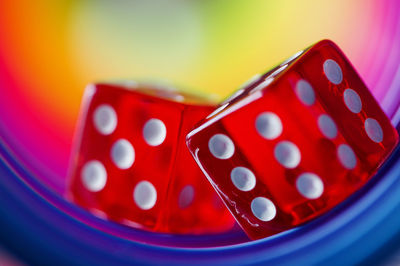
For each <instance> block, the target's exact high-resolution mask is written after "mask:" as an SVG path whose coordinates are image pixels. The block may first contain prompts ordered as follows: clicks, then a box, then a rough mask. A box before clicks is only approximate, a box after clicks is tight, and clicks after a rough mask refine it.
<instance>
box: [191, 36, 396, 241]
mask: <svg viewBox="0 0 400 266" xmlns="http://www.w3.org/2000/svg"><path fill="white" fill-rule="evenodd" d="M327 60H332V61H328V62H329V63H327V64H328V65H326V64H325V68H324V62H326V61H327ZM335 62H336V64H337V65H338V66H339V67H340V71H338V68H337V67H336V65H335ZM329 78H330V79H331V80H330V79H329ZM266 79H267V80H268V77H267V78H266ZM258 84H261V86H260V85H256V86H252V88H250V89H249V90H248V93H247V95H246V96H245V97H242V98H240V99H236V100H234V101H233V102H232V103H231V104H229V105H227V107H226V108H221V109H220V110H219V112H218V113H215V114H214V116H212V117H210V118H208V120H205V121H203V123H202V124H201V125H200V126H199V127H197V128H196V129H194V130H193V131H192V132H191V133H189V135H188V138H187V144H188V147H189V149H190V150H191V152H192V155H193V156H194V157H195V159H196V161H197V163H198V164H199V165H201V168H202V169H203V171H204V172H205V173H206V175H207V177H208V179H209V181H210V182H211V183H212V184H213V186H214V188H215V189H216V191H217V192H218V193H219V194H220V196H221V198H222V199H223V200H224V202H225V204H226V205H227V207H228V208H229V209H230V211H231V212H232V214H233V215H234V216H235V218H236V220H237V221H238V222H239V224H240V225H241V226H242V227H243V228H244V230H245V231H246V232H247V234H248V235H249V236H250V237H251V238H253V239H257V238H261V237H265V236H268V235H271V234H274V233H277V232H280V231H283V230H285V229H288V228H292V227H294V226H296V225H299V224H301V223H304V222H306V221H308V220H310V219H312V218H314V217H316V216H318V215H321V214H323V213H325V212H326V211H328V210H329V209H331V208H333V207H334V206H336V205H337V204H338V203H340V202H341V201H343V200H344V199H346V198H347V197H348V196H349V195H350V194H352V193H353V192H355V191H356V190H357V189H359V188H360V187H361V186H362V185H363V184H365V183H366V182H367V181H368V180H369V179H370V177H371V176H372V175H373V174H374V173H375V171H376V170H377V169H378V167H379V165H380V164H382V162H383V161H384V159H385V158H386V157H387V156H388V155H389V154H390V152H391V151H392V150H393V148H394V147H395V145H396V144H397V142H398V136H397V132H396V131H395V130H394V128H393V127H392V126H391V124H390V121H389V120H388V118H387V117H386V116H385V115H384V113H383V112H382V110H381V109H380V108H379V106H378V104H377V103H376V101H375V100H374V99H373V97H372V95H371V94H370V93H369V91H368V90H367V88H366V87H365V85H364V84H363V82H362V81H361V79H360V78H359V76H358V75H357V74H356V72H355V70H354V69H353V68H352V66H351V65H350V63H349V62H348V61H347V59H346V58H345V57H344V55H343V54H342V53H341V52H340V50H339V49H338V48H337V47H336V46H335V45H334V44H333V43H331V42H330V41H322V42H320V43H318V44H317V45H315V46H313V47H311V48H310V49H309V50H307V51H306V52H304V54H303V55H302V56H300V57H299V58H297V59H296V60H295V61H293V62H291V63H289V64H288V66H287V67H286V69H285V70H284V71H281V72H280V73H278V74H277V75H275V76H274V77H273V78H272V80H270V81H268V82H264V84H263V81H261V82H260V81H258ZM349 88H351V89H352V90H353V91H354V92H355V93H357V95H359V98H360V100H361V105H362V108H361V110H360V104H359V101H358V98H357V97H354V95H355V93H353V92H352V91H348V90H347V89H349ZM346 90H347V92H346ZM345 95H347V96H345ZM349 106H350V107H349ZM352 110H353V111H358V112H353V111H352ZM369 118H371V119H373V120H368V119H369ZM366 121H370V122H366ZM374 121H376V122H377V123H378V124H379V125H378V126H377V124H376V123H375V122H374ZM377 128H378V130H377ZM379 128H381V131H380V130H379Z"/></svg>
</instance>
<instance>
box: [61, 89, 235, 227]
mask: <svg viewBox="0 0 400 266" xmlns="http://www.w3.org/2000/svg"><path fill="white" fill-rule="evenodd" d="M213 109H214V105H213V104H212V103H211V102H210V101H208V100H206V99H203V98H201V97H197V96H193V95H189V94H185V93H180V92H177V91H174V90H171V89H168V88H165V87H159V86H150V85H145V84H139V85H138V84H135V83H133V84H123V85H121V84H114V85H113V84H95V85H90V86H88V87H87V89H86V91H85V95H84V99H83V103H82V109H81V115H80V118H79V121H78V128H77V134H76V139H75V148H74V151H73V154H72V160H71V165H70V172H69V191H68V197H69V198H70V199H71V200H73V201H74V202H76V203H77V204H79V205H81V206H83V207H84V208H86V209H88V210H89V211H91V212H92V213H94V214H95V215H98V216H101V217H103V218H106V219H109V220H113V221H117V222H120V223H124V224H126V225H130V226H133V227H137V228H142V229H147V230H152V231H157V232H168V233H191V234H201V233H217V232H223V231H227V230H230V229H231V228H232V226H233V225H234V219H233V218H232V216H231V214H230V213H229V212H228V211H227V210H226V208H225V207H224V206H223V204H222V202H221V200H220V199H219V197H218V196H217V194H216V193H215V191H214V190H213V189H212V187H211V186H210V184H209V183H208V182H207V180H206V179H205V178H204V175H203V174H202V172H201V171H200V169H199V168H198V167H197V165H196V163H195V162H194V161H193V158H192V157H191V155H190V153H189V151H188V150H187V148H186V145H185V135H186V133H187V131H188V130H189V129H190V128H191V127H193V125H194V123H195V122H196V121H199V120H200V119H202V118H204V117H205V116H206V115H207V114H208V113H210V112H211V111H212V110H213Z"/></svg>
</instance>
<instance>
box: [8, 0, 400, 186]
mask: <svg viewBox="0 0 400 266" xmlns="http://www.w3.org/2000/svg"><path fill="white" fill-rule="evenodd" d="M399 6H400V4H399V2H398V1H396V0H394V1H379V0H353V1H347V0H340V1H327V0H324V1H312V0H308V1H295V0H294V1H288V0H285V1H264V0H259V1H257V0H255V1H254V0H250V1H220V0H217V1H212V0H206V1H183V0H173V1H163V0H156V1H1V3H0V25H1V26H0V40H1V42H0V88H1V96H0V113H1V118H2V119H1V121H0V130H1V137H3V138H4V139H6V140H7V143H8V144H9V146H10V148H11V149H12V150H13V151H15V154H16V156H18V157H20V159H21V161H22V162H23V163H24V164H26V165H27V166H28V167H29V168H30V169H32V170H33V171H37V172H39V173H41V174H42V173H46V174H45V175H44V176H46V178H42V179H44V180H43V182H45V183H46V184H48V185H49V186H50V187H51V188H53V189H55V190H56V191H58V192H62V191H63V190H64V180H65V175H66V170H67V165H68V158H69V153H70V148H71V142H72V138H73V133H74V127H75V123H76V120H77V115H78V110H79V105H80V101H81V97H82V93H83V90H84V88H85V86H86V85H87V84H88V83H90V82H94V81H100V80H112V79H128V78H130V79H132V78H134V79H136V78H140V79H162V80H169V81H172V82H173V83H176V84H179V85H180V86H182V87H183V88H187V89H190V90H196V91H200V92H204V93H211V94H214V95H216V96H217V97H218V98H219V99H221V98H223V97H226V96H227V95H228V94H229V93H231V92H232V91H233V90H234V89H235V88H237V87H238V86H239V85H240V84H241V83H243V82H245V81H246V80H247V79H248V78H250V77H251V76H253V75H254V74H256V73H258V72H261V71H265V70H267V69H268V68H270V67H272V66H274V65H275V64H277V63H279V62H280V61H282V60H284V59H285V58H287V57H289V56H290V55H292V54H294V53H295V52H297V51H298V50H301V49H303V48H305V47H307V46H309V45H311V44H312V43H314V42H316V41H318V40H320V39H323V38H329V39H332V40H333V41H335V42H336V43H337V44H338V45H339V46H340V47H341V48H342V49H343V50H344V52H345V53H346V54H347V55H348V57H349V58H350V60H351V61H352V62H353V63H354V65H355V67H356V68H357V69H358V70H359V72H360V74H361V76H362V77H363V78H364V79H365V82H366V83H367V84H368V85H369V87H370V88H371V89H372V91H373V93H374V95H375V96H376V97H377V98H378V100H379V101H380V102H381V103H382V104H383V106H384V108H385V111H386V112H387V114H388V115H393V113H394V108H395V106H397V105H396V104H397V103H391V101H392V99H393V95H394V94H396V93H397V94H400V91H399V90H398V89H397V91H396V85H398V84H399V82H400V80H399V79H400V68H399V65H400V48H399V45H400V39H399V38H400V25H399V14H400V9H399ZM397 96H398V95H397Z"/></svg>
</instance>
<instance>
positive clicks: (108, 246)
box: [0, 142, 400, 265]
mask: <svg viewBox="0 0 400 266" xmlns="http://www.w3.org/2000/svg"><path fill="white" fill-rule="evenodd" d="M0 176H1V178H0V215H1V219H0V239H1V240H2V242H3V245H4V246H5V247H6V248H7V249H9V251H11V252H12V253H14V254H15V255H16V256H17V257H19V258H21V259H22V260H24V261H26V262H29V263H30V264H38V265H71V264H73V265H126V264H135V263H136V264H165V263H170V264H175V265H185V264H188V263H191V264H193V263H195V264H205V263H210V264H265V263H271V264H296V265H300V264H326V265H336V264H339V263H341V264H354V263H361V262H363V261H366V260H367V261H368V262H369V263H373V262H377V261H378V260H380V259H381V258H382V257H384V256H387V255H388V254H390V253H391V252H393V250H394V249H395V248H397V247H398V245H397V246H396V245H394V244H393V243H398V242H397V241H398V240H399V238H400V215H397V213H399V212H400V197H399V195H400V148H399V147H397V148H396V150H395V151H394V152H393V154H392V155H391V157H390V158H389V159H388V160H387V162H386V163H385V165H384V166H383V167H382V168H381V170H380V171H379V173H378V174H377V175H376V176H375V177H374V178H373V179H372V180H371V181H370V182H369V183H368V184H367V185H366V186H365V187H363V189H361V190H360V191H358V192H357V193H356V194H354V195H352V197H351V198H349V199H348V200H346V201H345V202H344V203H342V204H341V205H339V206H338V207H336V208H335V209H334V210H332V211H330V212H329V213H328V214H326V215H324V216H322V217H320V218H318V219H316V220H314V221H313V222H310V223H308V224H306V225H304V226H302V227H299V228H296V229H293V230H290V231H287V232H284V233H281V234H279V235H276V236H273V237H269V238H266V239H262V240H258V241H252V242H245V241H246V237H245V236H244V234H243V233H241V232H237V233H231V234H225V235H215V236H200V237H199V236H197V237H195V236H171V235H163V234H153V233H149V232H143V231H139V230H132V229H130V228H125V227H123V226H119V225H117V224H113V223H110V222H107V221H103V220H101V219H98V218H96V217H94V216H92V215H90V214H88V213H86V212H85V211H84V210H81V209H80V208H78V207H76V206H74V205H72V204H70V203H68V202H66V201H64V199H63V198H61V197H59V196H58V195H56V194H55V193H54V192H52V191H51V190H49V189H48V188H46V187H45V186H44V185H42V184H40V183H38V181H35V180H36V178H35V177H33V176H30V173H29V172H27V171H26V169H24V168H23V167H22V166H21V165H20V164H19V163H18V161H16V159H15V158H13V157H12V156H11V155H10V152H9V151H8V150H7V148H6V145H5V144H4V142H3V143H1V142H0ZM129 235H134V238H135V241H134V240H132V239H129ZM241 242H242V243H241ZM210 243H211V244H210ZM230 243H238V244H233V245H230ZM366 243H367V244H366ZM187 246H189V248H188V247H187Z"/></svg>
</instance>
